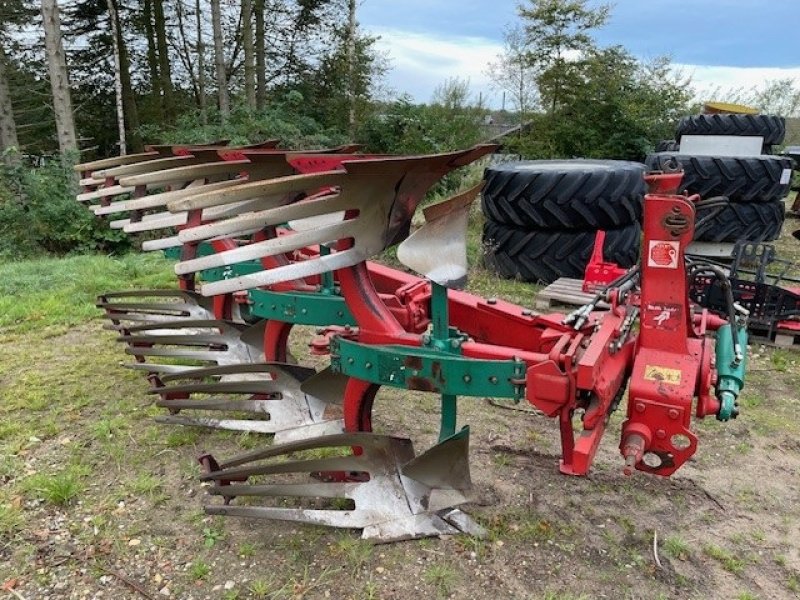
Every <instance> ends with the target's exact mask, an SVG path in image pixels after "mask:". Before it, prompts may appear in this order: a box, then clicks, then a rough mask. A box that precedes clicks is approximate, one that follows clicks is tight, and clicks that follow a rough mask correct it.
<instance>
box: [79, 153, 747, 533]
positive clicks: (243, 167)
mask: <svg viewBox="0 0 800 600" xmlns="http://www.w3.org/2000/svg"><path fill="white" fill-rule="evenodd" d="M270 146H273V145H272V144H269V143H267V144H266V145H262V146H261V147H250V148H230V147H227V146H224V145H223V144H221V143H218V144H215V145H210V146H202V147H201V146H197V147H195V146H182V147H158V148H156V149H152V150H150V151H148V152H147V153H144V154H140V155H134V156H133V157H123V158H120V159H108V160H105V161H99V162H96V163H88V164H84V165H80V166H79V167H78V168H79V169H80V170H81V173H82V184H83V185H84V191H83V193H82V194H81V196H79V199H81V200H83V201H86V202H89V203H90V205H91V207H92V210H94V212H95V213H96V214H98V215H101V216H111V215H116V216H118V217H121V218H120V220H118V221H112V226H116V227H121V228H123V229H124V230H125V231H129V232H132V233H134V232H135V233H141V232H147V234H148V237H147V239H146V241H144V243H143V248H144V249H145V250H163V251H165V253H166V254H167V255H168V256H170V257H172V258H173V259H175V260H177V263H176V266H175V271H176V273H177V275H178V282H179V288H180V289H177V290H174V291H164V290H159V291H133V292H117V293H109V294H106V295H104V296H101V297H100V298H99V301H98V306H99V307H101V308H102V309H104V310H105V313H106V316H107V317H108V319H109V320H110V325H109V327H110V328H112V329H114V330H116V331H117V332H118V333H119V340H120V341H122V342H124V343H125V344H126V352H127V353H128V354H130V355H131V356H132V357H133V358H134V362H133V363H132V364H131V365H130V366H131V367H133V368H136V369H140V370H142V371H143V372H144V373H146V374H147V377H148V379H149V381H150V383H151V389H150V391H151V393H152V394H154V395H155V396H157V398H158V399H157V404H158V405H159V406H161V407H163V408H164V409H165V413H166V414H165V415H164V416H162V417H161V418H160V420H161V421H164V422H167V423H173V424H180V425H192V426H205V427H215V428H222V429H231V430H240V431H251V432H260V433H268V434H274V438H273V439H272V442H273V443H272V444H271V445H266V446H265V447H264V448H262V449H257V450H253V451H251V452H248V453H245V454H242V455H239V456H236V457H233V458H230V459H228V460H225V461H217V460H216V459H215V458H214V456H212V455H210V454H206V455H204V456H203V457H201V459H200V461H201V463H202V465H203V466H204V469H205V473H204V475H203V480H204V481H207V482H209V483H210V484H211V486H210V487H209V491H210V493H211V494H212V495H214V496H218V497H220V499H221V502H220V503H218V504H214V505H212V506H209V507H207V508H206V510H207V511H208V512H210V513H213V514H225V515H238V516H246V517H259V518H267V519H282V520H291V521H299V522H306V523H317V524H326V525H331V526H335V527H349V528H360V529H363V536H364V537H365V538H371V539H376V540H383V541H386V540H395V539H404V538H412V537H419V536H426V535H436V534H441V533H455V532H457V531H467V532H471V533H475V534H479V533H480V527H478V526H477V525H476V524H475V523H474V522H473V521H472V520H471V519H470V518H469V517H468V516H467V515H466V514H465V513H463V512H461V511H460V510H458V509H457V508H456V507H457V506H459V505H461V504H463V503H465V502H467V501H469V499H470V488H471V483H470V471H469V465H468V450H469V428H468V427H465V426H462V427H461V428H459V427H458V424H459V423H458V419H457V398H458V397H476V398H483V397H494V398H507V399H510V400H512V401H514V402H520V401H522V400H527V401H528V402H530V403H531V404H532V405H533V406H534V407H536V408H537V409H539V410H541V411H542V412H543V413H544V414H545V415H547V416H549V417H553V418H556V419H558V423H559V430H560V436H561V449H562V452H561V453H562V458H561V462H560V470H561V472H562V473H565V474H570V475H586V474H587V473H588V472H589V469H590V467H591V464H592V460H593V458H594V455H595V453H596V451H597V448H598V445H599V443H600V440H601V437H602V435H603V432H604V430H605V428H606V425H607V423H608V421H609V418H610V415H611V413H612V412H613V411H615V410H616V409H617V408H618V406H619V404H620V403H621V401H622V399H623V397H624V396H625V392H626V390H627V395H628V402H627V418H626V420H625V422H624V423H623V425H622V434H621V442H620V451H621V453H622V456H623V459H624V470H625V473H627V474H631V473H632V472H633V471H634V470H639V471H644V472H647V473H652V474H656V475H663V476H668V475H671V474H672V473H674V472H675V471H676V470H677V469H678V468H679V467H680V466H681V465H683V464H684V463H685V462H686V461H687V460H689V458H690V457H691V456H692V455H693V454H694V453H695V451H696V449H697V437H696V435H695V434H694V433H693V432H692V430H691V420H692V415H693V414H694V416H696V417H698V418H702V417H705V416H709V415H714V416H716V417H717V418H718V419H719V420H722V421H724V420H728V419H730V418H733V417H735V416H736V415H737V412H738V407H737V404H736V400H737V396H738V394H739V391H740V390H741V388H742V385H743V382H744V370H745V350H746V343H747V339H746V314H745V313H744V311H742V310H740V308H739V307H737V306H736V305H735V304H734V303H733V302H729V303H728V305H727V308H728V313H727V318H721V317H719V316H715V315H712V314H711V313H709V312H708V311H706V310H699V309H697V307H696V306H695V305H692V304H691V303H690V302H689V284H690V281H693V278H694V277H695V276H696V273H697V272H698V271H697V269H701V267H700V266H698V265H692V266H691V267H690V268H687V264H686V261H685V258H684V251H685V248H686V246H687V245H688V243H689V242H690V241H691V240H692V233H693V223H694V207H693V204H692V201H691V199H689V198H687V197H685V196H681V195H678V193H677V190H678V187H679V184H680V179H681V173H680V172H671V169H670V168H667V166H665V170H664V171H663V172H658V173H652V174H649V175H648V176H647V181H648V183H649V184H650V188H651V192H650V194H648V195H647V197H646V199H645V210H644V215H645V216H644V225H643V229H644V246H643V259H642V261H641V264H640V266H639V267H635V268H633V269H631V270H629V271H627V272H625V273H623V274H622V275H620V276H619V277H617V278H616V280H615V281H613V282H611V283H609V284H608V285H606V286H604V287H602V288H601V289H600V290H598V291H597V293H596V296H595V299H594V300H593V301H592V302H590V303H589V304H587V305H586V306H584V307H581V308H580V309H578V310H576V311H574V312H572V313H571V314H568V315H564V314H558V313H554V314H547V315H541V314H535V313H533V312H531V311H530V310H527V309H525V308H523V307H520V306H516V305H514V304H511V303H508V302H504V301H502V300H496V299H493V298H490V299H484V298H480V297H477V296H474V295H472V294H469V293H466V292H464V291H460V289H459V288H461V287H463V285H464V283H465V281H466V278H467V273H468V269H467V252H466V240H465V234H466V227H467V218H468V213H469V209H470V205H471V203H472V201H473V199H474V198H475V197H476V196H477V194H478V193H479V187H476V188H472V189H470V190H467V191H465V192H463V193H461V194H459V195H456V196H454V197H452V198H450V199H449V200H446V201H444V202H440V203H438V204H434V205H431V206H427V207H426V208H424V210H423V215H424V218H425V222H424V224H423V225H422V226H421V227H419V228H418V229H416V231H414V232H413V233H411V220H412V217H413V215H414V213H415V211H416V209H417V207H418V205H419V204H420V203H421V201H422V200H423V198H424V196H425V194H426V192H427V191H428V190H429V189H430V188H431V187H432V186H433V185H435V184H436V183H437V182H438V181H439V180H440V179H441V178H442V177H443V176H444V175H446V174H447V173H448V172H450V171H452V170H454V169H457V168H459V167H462V166H465V165H467V164H470V163H472V162H474V161H475V160H477V159H479V158H481V157H483V156H485V155H487V154H488V153H490V152H492V151H493V150H495V148H496V147H495V146H490V145H483V146H476V147H473V148H470V149H468V150H464V151H460V152H452V153H448V154H439V155H430V156H413V157H399V156H368V155H360V154H354V153H353V150H354V148H338V149H334V150H331V151H327V152H303V153H297V152H286V151H283V150H277V149H275V148H274V147H270ZM115 161H116V162H115ZM394 246H396V248H397V258H398V260H399V261H400V262H401V263H403V264H404V265H405V266H407V267H408V268H409V269H410V270H412V271H414V272H416V273H418V275H419V276H417V275H412V274H409V273H406V272H403V271H399V270H397V269H392V268H389V267H386V266H384V265H381V264H379V263H376V262H371V261H370V260H369V259H370V258H372V257H374V256H376V255H377V254H379V253H381V252H382V251H384V250H386V249H387V248H390V247H394ZM714 269H715V267H713V266H708V267H707V270H704V271H702V272H703V273H709V272H711V273H713V274H714V276H715V278H716V280H717V281H719V282H720V284H721V285H722V286H723V290H724V289H726V288H725V282H726V281H727V279H726V275H725V274H724V273H723V272H721V271H719V270H718V269H717V270H716V271H715V270H714ZM701 270H702V269H701ZM727 289H728V290H729V289H730V285H729V284H728V287H727ZM729 296H730V294H728V297H729ZM600 302H604V303H606V304H608V305H610V307H611V309H610V310H608V311H599V310H596V307H597V305H598V304H599V303H600ZM295 325H311V326H315V327H316V328H317V337H316V338H315V339H314V340H313V341H312V343H311V344H310V345H311V348H312V352H313V353H315V354H327V355H328V356H329V364H328V366H327V368H325V369H323V370H321V371H319V372H316V371H314V370H313V369H310V368H307V367H303V366H300V365H298V364H295V363H294V362H293V357H292V356H291V353H290V352H289V349H288V339H289V336H290V332H291V330H292V327H293V326H295ZM712 333H713V334H715V335H714V337H712V336H711V335H710V334H712ZM382 386H388V387H393V388H400V389H406V390H421V391H425V392H429V393H432V394H437V395H439V398H440V401H441V415H440V429H439V441H438V443H437V444H436V445H434V446H433V447H432V448H429V449H426V450H424V451H423V452H419V453H418V452H417V451H415V449H414V448H413V447H412V445H411V442H410V441H409V440H408V439H405V438H400V437H393V436H389V435H379V434H377V433H372V413H373V405H374V403H375V400H376V397H377V395H378V391H379V389H380V388H381V387H382ZM409 402H410V401H409ZM413 408H414V407H413V406H409V407H408V409H409V410H413ZM411 414H413V413H411ZM578 418H579V423H576V421H577V420H578ZM576 431H577V433H576ZM239 498H241V499H244V503H241V502H239V503H237V502H236V499H239Z"/></svg>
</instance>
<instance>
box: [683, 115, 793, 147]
mask: <svg viewBox="0 0 800 600" xmlns="http://www.w3.org/2000/svg"><path fill="white" fill-rule="evenodd" d="M684 135H760V136H762V137H763V138H764V143H765V144H782V143H783V138H784V137H785V136H786V119H784V118H783V117H779V116H777V115H733V114H719V115H691V116H688V117H683V118H682V119H681V120H680V121H679V122H678V126H677V127H676V128H675V139H676V140H678V141H679V142H680V141H681V136H684Z"/></svg>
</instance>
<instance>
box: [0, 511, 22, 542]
mask: <svg viewBox="0 0 800 600" xmlns="http://www.w3.org/2000/svg"><path fill="white" fill-rule="evenodd" d="M23 522H24V519H23V517H22V511H20V510H19V509H18V508H17V507H15V506H13V505H12V504H11V503H6V502H3V503H2V504H0V537H2V538H9V537H11V535H12V534H14V533H16V532H17V531H19V530H20V529H21V528H22V524H23Z"/></svg>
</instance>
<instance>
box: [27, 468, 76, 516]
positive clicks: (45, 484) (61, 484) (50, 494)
mask: <svg viewBox="0 0 800 600" xmlns="http://www.w3.org/2000/svg"><path fill="white" fill-rule="evenodd" d="M84 477H85V470H83V469H80V468H77V467H67V468H66V469H65V470H63V471H59V472H57V473H52V474H49V473H36V474H35V475H31V476H30V477H28V478H27V479H24V480H23V481H22V489H23V490H24V491H25V492H27V493H28V494H29V495H30V496H33V497H36V498H42V499H43V500H44V501H45V502H48V503H50V504H55V505H57V506H66V505H67V504H70V503H71V502H72V501H73V500H74V499H75V498H77V497H78V496H79V495H80V494H81V493H82V492H83V489H84V482H83V479H84Z"/></svg>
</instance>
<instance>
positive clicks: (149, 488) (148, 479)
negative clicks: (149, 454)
mask: <svg viewBox="0 0 800 600" xmlns="http://www.w3.org/2000/svg"><path fill="white" fill-rule="evenodd" d="M125 487H126V488H127V490H128V491H129V492H130V493H132V494H136V495H141V496H151V497H152V496H154V495H155V494H156V492H159V491H161V488H162V483H161V479H160V478H159V477H156V476H155V475H151V474H149V473H140V474H139V475H137V476H136V479H134V480H133V481H130V482H128V483H127V485H126V486H125Z"/></svg>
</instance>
